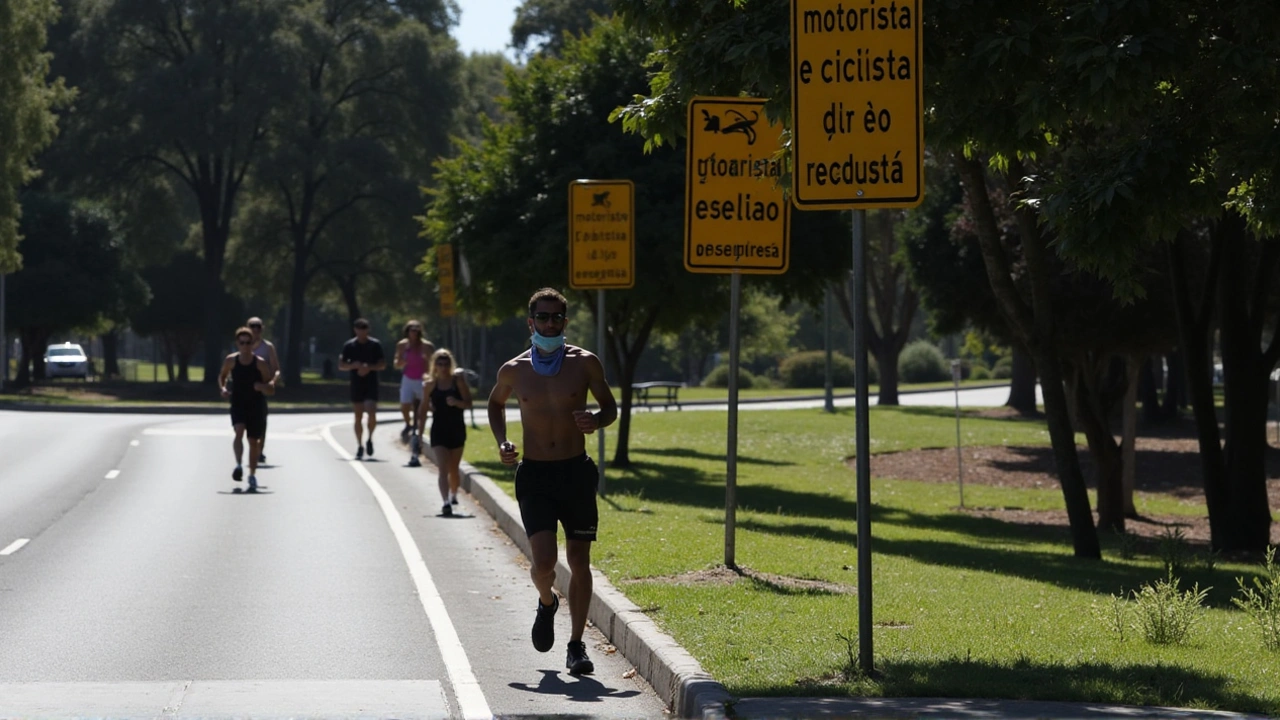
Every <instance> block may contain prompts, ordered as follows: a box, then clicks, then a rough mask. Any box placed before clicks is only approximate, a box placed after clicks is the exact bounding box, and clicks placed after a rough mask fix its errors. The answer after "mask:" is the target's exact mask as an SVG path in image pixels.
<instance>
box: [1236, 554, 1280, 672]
mask: <svg viewBox="0 0 1280 720" xmlns="http://www.w3.org/2000/svg"><path fill="white" fill-rule="evenodd" d="M1236 584H1238V585H1239V586H1240V597H1234V598H1231V602H1232V603H1234V604H1235V605H1236V607H1238V608H1240V609H1241V610H1243V611H1244V612H1245V614H1247V615H1248V616H1249V619H1250V620H1253V624H1254V625H1255V626H1257V628H1258V634H1259V635H1260V636H1261V639H1262V645H1263V647H1265V648H1267V649H1268V650H1271V651H1280V564H1278V563H1276V549H1275V548H1274V547H1269V548H1267V554H1266V559H1265V561H1264V563H1263V577H1261V578H1259V577H1255V578H1254V579H1253V587H1249V586H1247V585H1245V582H1244V578H1242V577H1237V578H1236Z"/></svg>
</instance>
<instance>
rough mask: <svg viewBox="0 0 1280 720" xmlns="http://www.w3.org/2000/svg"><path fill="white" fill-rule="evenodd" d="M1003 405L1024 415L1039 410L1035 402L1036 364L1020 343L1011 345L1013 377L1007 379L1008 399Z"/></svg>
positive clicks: (1028, 415)
mask: <svg viewBox="0 0 1280 720" xmlns="http://www.w3.org/2000/svg"><path fill="white" fill-rule="evenodd" d="M1005 406H1006V407H1011V408H1013V409H1014V410H1017V411H1018V413H1019V414H1020V415H1023V416H1026V417H1031V416H1033V415H1035V414H1036V413H1038V412H1040V410H1039V408H1038V407H1037V404H1036V364H1035V361H1034V360H1032V359H1031V353H1029V352H1027V351H1026V348H1024V347H1023V346H1022V345H1021V344H1020V343H1014V345H1013V378H1012V379H1011V380H1010V381H1009V399H1008V400H1007V401H1005Z"/></svg>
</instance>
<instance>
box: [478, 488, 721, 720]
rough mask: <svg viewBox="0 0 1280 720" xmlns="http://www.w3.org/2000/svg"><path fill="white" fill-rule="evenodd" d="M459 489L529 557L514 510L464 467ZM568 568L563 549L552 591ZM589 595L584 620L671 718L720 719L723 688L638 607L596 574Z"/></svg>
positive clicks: (560, 586)
mask: <svg viewBox="0 0 1280 720" xmlns="http://www.w3.org/2000/svg"><path fill="white" fill-rule="evenodd" d="M460 474H461V475H462V487H463V488H465V489H466V490H467V491H468V492H470V493H471V496H472V498H474V499H475V501H476V502H477V503H479V504H480V506H481V507H483V508H484V509H485V510H486V511H487V512H488V513H489V514H490V515H492V516H493V518H494V520H495V521H497V523H498V527H500V528H501V529H502V531H503V532H505V533H506V534H507V536H508V537H510V538H511V541H512V542H514V543H515V544H516V547H518V548H520V551H521V552H523V553H524V554H525V556H526V557H527V556H529V555H530V552H529V538H528V537H527V536H526V535H525V533H524V525H523V524H522V523H521V522H520V506H519V505H518V504H517V503H516V501H515V500H514V499H513V498H512V497H511V496H510V495H508V494H507V493H505V492H503V490H502V488H500V487H498V486H497V484H496V483H494V482H493V480H490V479H489V478H488V477H487V476H486V475H484V473H481V472H480V471H479V470H477V469H476V468H475V467H473V466H471V465H470V464H468V463H466V462H464V463H462V466H461V473H460ZM569 577H570V574H569V566H568V564H567V563H566V562H565V556H564V548H563V547H562V548H561V549H560V559H559V560H558V562H557V563H556V589H557V590H559V591H560V594H561V595H565V596H568V594H569ZM591 577H592V595H591V607H590V608H589V609H588V612H587V618H588V619H589V620H591V622H592V623H593V624H594V625H595V626H596V627H597V628H598V629H599V630H600V632H602V633H604V635H605V637H607V638H609V642H611V643H613V646H614V647H616V648H618V652H620V653H622V656H623V657H625V658H626V659H627V660H629V661H630V662H631V664H632V665H634V666H635V668H636V672H637V673H639V675H640V677H643V678H644V679H645V680H646V681H647V682H648V683H649V685H650V687H652V688H653V689H654V691H655V692H657V693H658V697H660V698H662V701H663V702H665V703H666V704H667V706H668V707H669V708H671V709H672V712H673V713H674V714H676V715H677V716H678V717H682V718H702V717H704V716H714V713H716V712H720V713H721V715H722V714H723V709H724V707H725V703H726V702H727V701H728V700H730V699H731V698H732V696H731V695H730V694H729V691H727V690H725V688H724V686H723V685H721V684H720V683H718V682H716V680H715V678H713V677H711V675H710V674H708V673H707V672H706V671H705V670H703V669H702V665H701V664H700V663H699V662H698V661H697V660H695V659H694V657H693V656H692V655H690V654H689V651H687V650H685V649H684V648H683V647H681V646H680V644H679V643H677V642H676V641H675V639H674V638H672V637H671V636H670V635H667V634H666V633H664V632H662V631H661V630H659V629H658V626H657V624H655V623H654V622H653V620H652V619H651V618H650V617H649V616H648V615H646V614H644V612H643V611H641V610H640V608H639V606H637V605H636V604H635V603H633V602H631V601H630V600H628V599H627V597H626V596H625V595H623V594H622V592H621V591H619V590H618V589H617V588H615V587H614V586H613V583H611V582H609V579H608V578H606V577H605V576H604V574H603V573H601V572H600V571H599V570H596V569H595V568H592V569H591Z"/></svg>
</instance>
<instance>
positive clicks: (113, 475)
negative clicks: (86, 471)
mask: <svg viewBox="0 0 1280 720" xmlns="http://www.w3.org/2000/svg"><path fill="white" fill-rule="evenodd" d="M118 477H120V471H119V470H112V471H111V472H109V473H107V479H108V480H115V479H116V478H118Z"/></svg>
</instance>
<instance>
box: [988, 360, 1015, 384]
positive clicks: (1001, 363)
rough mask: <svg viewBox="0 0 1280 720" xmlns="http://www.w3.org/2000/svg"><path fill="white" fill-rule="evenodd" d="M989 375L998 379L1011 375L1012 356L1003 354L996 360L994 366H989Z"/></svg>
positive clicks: (1007, 377)
mask: <svg viewBox="0 0 1280 720" xmlns="http://www.w3.org/2000/svg"><path fill="white" fill-rule="evenodd" d="M991 375H992V377H995V378H998V379H1000V380H1008V379H1009V378H1011V377H1013V356H1012V355H1005V356H1004V357H1002V358H1000V359H999V360H997V361H996V364H995V366H994V367H992V368H991Z"/></svg>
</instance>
